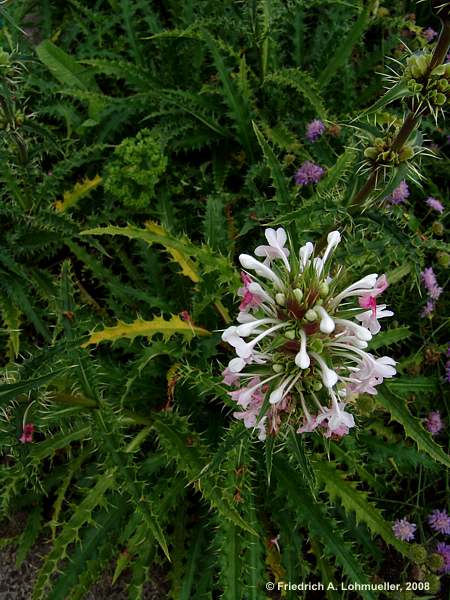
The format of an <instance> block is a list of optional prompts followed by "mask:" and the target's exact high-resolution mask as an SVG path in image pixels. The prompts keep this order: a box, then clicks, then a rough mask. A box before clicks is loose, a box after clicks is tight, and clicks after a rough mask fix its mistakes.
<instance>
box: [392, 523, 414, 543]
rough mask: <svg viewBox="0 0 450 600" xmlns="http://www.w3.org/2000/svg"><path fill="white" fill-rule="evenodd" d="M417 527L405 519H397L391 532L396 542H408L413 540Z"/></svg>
mask: <svg viewBox="0 0 450 600" xmlns="http://www.w3.org/2000/svg"><path fill="white" fill-rule="evenodd" d="M416 529H417V526H416V525H415V524H414V523H410V522H409V521H408V520H407V519H397V521H395V522H394V524H393V525H392V531H393V532H394V535H395V537H396V538H397V539H398V540H402V541H403V542H410V541H411V540H413V539H414V535H415V532H416Z"/></svg>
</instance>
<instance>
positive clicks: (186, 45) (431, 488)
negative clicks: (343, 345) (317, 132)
mask: <svg viewBox="0 0 450 600" xmlns="http://www.w3.org/2000/svg"><path fill="white" fill-rule="evenodd" d="M413 11H415V14H416V19H415V21H413V20H412V18H411V17H409V16H407V15H408V14H410V13H412V12H413ZM0 19H1V27H2V33H3V37H2V41H1V43H0V160H1V164H2V168H1V170H0V183H1V185H0V230H1V236H0V276H1V277H0V320H1V322H0V346H1V352H0V354H1V357H2V358H1V364H0V405H1V411H0V452H1V460H0V489H1V492H0V516H1V518H2V519H10V518H14V515H15V514H16V513H19V514H25V515H26V523H25V526H24V528H23V530H22V531H20V532H19V533H18V534H17V535H16V534H14V535H13V536H9V537H6V538H5V540H4V541H3V542H2V543H1V546H2V547H3V546H4V545H6V544H8V545H14V546H15V547H16V551H17V553H16V557H17V563H18V565H20V564H21V563H23V562H24V561H26V560H27V557H28V555H29V553H30V552H31V551H33V546H34V544H35V543H36V541H37V540H39V539H43V540H45V541H46V542H48V545H49V552H48V554H46V556H45V557H43V561H42V566H41V567H40V570H39V573H38V576H37V580H36V584H35V589H34V592H33V599H34V600H38V599H41V598H42V599H44V598H45V600H66V599H67V600H75V599H79V600H81V599H82V598H84V597H86V596H87V594H88V593H89V591H90V590H91V589H92V586H93V585H94V584H95V583H96V582H97V581H98V579H99V578H101V577H102V576H103V573H104V572H105V571H106V570H108V569H111V567H112V569H113V586H115V585H116V584H118V583H120V584H121V585H123V586H124V587H126V588H127V592H128V595H129V598H130V599H132V600H136V599H138V598H143V597H145V593H146V592H145V589H146V586H147V585H148V584H149V582H152V583H153V584H154V585H156V586H157V587H158V593H159V595H160V596H161V597H169V598H174V599H175V598H176V599H177V600H183V599H186V600H187V599H191V598H192V600H207V599H211V598H213V597H214V598H215V597H221V598H225V599H230V600H240V599H243V598H245V599H247V598H248V599H249V600H260V599H261V598H265V597H266V596H267V597H268V596H269V594H268V592H267V591H266V589H265V587H264V584H265V582H266V581H273V582H274V583H278V582H281V581H291V582H292V583H294V582H299V581H305V582H307V581H318V580H320V581H322V582H323V583H324V584H325V585H327V584H328V583H334V585H335V586H336V588H337V589H336V590H334V591H333V590H331V589H330V590H327V591H326V594H327V597H328V598H336V599H337V598H340V597H341V590H339V589H338V586H339V584H340V583H341V581H349V582H352V583H354V582H359V583H362V584H365V583H368V582H369V581H370V582H373V581H378V580H383V581H387V580H389V578H390V576H391V575H390V573H391V572H392V565H395V569H396V578H398V580H399V581H401V582H403V583H404V582H405V581H411V578H412V576H413V575H414V574H417V573H418V568H417V564H416V563H417V547H415V548H412V546H411V545H410V544H408V543H406V542H402V541H400V540H398V539H397V538H396V537H395V535H394V534H393V530H392V524H393V522H394V521H395V520H397V519H401V518H407V519H409V520H410V521H411V522H414V523H415V524H418V525H419V523H420V525H419V526H418V528H417V531H416V538H415V541H416V542H417V543H418V544H420V545H421V546H420V548H421V550H423V548H425V550H426V552H427V553H428V554H430V553H431V552H432V551H433V550H434V548H435V543H436V535H437V534H436V535H435V534H434V533H432V532H431V530H430V528H429V526H428V521H427V516H428V514H429V513H430V512H431V511H432V510H434V509H436V508H439V509H444V508H445V507H446V506H447V505H448V501H449V495H448V477H447V472H446V468H447V467H449V466H450V459H449V457H448V453H447V446H448V431H447V429H446V428H444V429H443V430H442V431H441V432H439V433H436V434H434V435H431V434H430V433H429V432H428V431H427V430H426V425H427V421H426V418H427V416H428V415H429V413H430V411H437V410H439V411H440V413H441V415H442V419H443V420H444V423H448V421H449V419H450V412H449V394H448V389H449V388H448V382H447V381H446V379H445V377H447V379H448V372H447V371H448V362H447V361H448V358H447V356H446V352H447V344H448V338H447V337H446V336H447V335H448V334H447V330H448V327H447V325H448V317H447V316H446V315H448V308H449V306H448V299H447V297H446V295H445V294H444V293H443V294H442V295H441V296H440V297H439V298H438V299H435V304H434V308H433V311H432V312H431V314H430V316H428V317H423V318H422V317H421V316H420V314H421V310H422V308H423V306H424V305H425V302H426V300H425V297H424V294H425V288H424V287H423V281H422V278H421V272H422V271H423V270H424V268H426V267H430V266H432V267H433V269H434V271H435V274H436V278H437V282H438V285H439V286H440V287H442V288H444V287H446V284H447V279H448V274H447V270H446V269H447V267H448V264H447V262H448V261H447V259H446V257H447V255H449V254H450V245H449V243H448V240H447V239H446V237H445V232H446V226H447V225H448V199H447V198H448V177H447V176H448V174H449V171H450V168H449V166H450V163H449V157H448V149H449V147H448V140H447V138H446V135H445V132H444V129H443V128H442V127H441V123H440V122H439V121H437V122H436V121H435V120H434V119H435V117H436V118H437V119H441V116H442V113H443V110H444V109H445V107H444V106H443V107H442V110H440V111H439V114H437V113H436V114H435V115H434V116H432V115H430V114H428V113H427V112H426V111H424V112H422V113H421V115H420V119H419V118H416V117H417V115H416V117H414V119H415V122H414V128H413V129H412V130H411V131H410V132H409V134H408V135H409V141H410V142H411V147H413V152H414V156H413V157H411V156H409V158H408V161H407V164H406V163H404V164H399V162H398V160H397V159H398V156H391V157H390V158H392V160H391V162H389V165H388V161H386V165H388V166H389V169H388V168H387V167H386V169H384V168H379V169H378V170H377V177H376V187H375V188H374V189H373V190H372V192H371V194H369V195H368V196H366V197H365V199H364V200H363V201H361V202H355V197H357V194H358V192H359V190H361V188H363V187H364V185H365V184H366V183H367V181H368V180H369V178H370V169H369V171H367V170H366V167H367V160H366V159H367V154H368V153H367V147H366V146H367V145H369V144H370V145H371V146H372V147H373V148H375V147H377V148H378V147H380V148H381V146H382V148H381V151H380V153H378V151H377V156H378V154H384V153H387V154H389V152H390V149H389V148H387V146H386V147H385V145H383V144H385V140H383V138H384V137H385V133H386V131H388V130H389V132H390V133H389V135H390V136H391V138H392V139H391V141H392V140H393V138H394V137H395V136H394V135H393V133H392V132H393V131H394V130H400V128H401V127H402V124H403V123H404V122H405V114H408V111H409V110H410V109H411V108H412V109H415V108H417V107H416V106H415V105H414V104H413V103H414V98H417V97H418V95H417V94H418V91H417V87H416V84H415V87H414V89H412V87H411V79H414V77H412V75H413V73H412V69H413V68H414V67H420V63H421V62H423V61H421V59H417V58H407V57H406V56H405V51H404V47H402V46H401V45H399V39H400V40H401V41H402V42H405V43H406V44H407V45H408V47H409V49H410V50H411V52H412V53H414V52H416V51H420V52H422V51H424V52H425V54H426V55H427V56H429V55H430V50H431V52H432V51H433V45H432V44H429V43H428V42H427V40H426V36H425V35H424V30H425V28H426V27H428V26H430V27H432V28H434V29H436V30H437V29H438V28H439V21H438V20H437V19H436V17H435V16H433V13H432V11H431V10H430V8H429V6H428V3H418V4H416V3H413V2H410V1H409V0H408V1H406V2H404V3H391V5H390V6H387V7H386V8H385V7H382V6H379V5H378V3H377V2H375V1H369V2H362V1H359V0H358V1H355V2H350V1H349V2H346V1H336V2H319V1H317V0H308V2H282V1H281V0H271V1H268V0H261V1H258V2H256V1H255V2H242V3H226V5H225V4H224V3H217V2H212V1H210V0H206V1H204V2H200V3H199V2H192V1H187V2H175V1H174V0H173V1H171V2H168V3H149V2H147V1H145V0H98V1H97V2H95V3H87V4H86V3H82V2H79V0H72V1H71V2H70V3H51V2H48V1H43V2H38V3H36V2H22V3H21V2H16V3H14V2H3V3H0ZM388 58H394V59H395V60H396V61H397V62H396V63H395V65H396V66H395V70H396V74H395V75H393V77H392V80H391V83H390V87H389V89H388V90H385V89H384V88H385V85H384V83H383V80H382V78H381V76H380V74H379V73H380V71H384V72H386V71H387V70H388V63H387V62H385V59H386V60H387V59H388ZM427 60H428V59H427ZM407 62H408V64H409V67H408V69H409V71H407V73H406V75H407V76H408V80H409V81H410V84H409V87H408V86H407V85H406V84H405V77H404V76H403V74H404V66H405V65H406V63H407ZM427 64H428V63H427ZM436 69H437V70H436ZM425 75H426V73H421V76H425ZM445 76H446V75H445V69H443V67H441V66H438V67H436V68H435V71H434V75H433V78H432V80H430V81H429V82H428V83H427V85H428V84H429V88H430V90H431V92H432V93H431V94H428V95H429V97H430V98H431V97H432V98H434V99H435V100H436V99H437V100H438V101H439V102H440V101H441V100H442V95H443V93H442V92H445V89H444V90H443V91H441V92H437V91H436V90H437V87H439V86H440V88H445V87H446V85H447V84H446V83H445ZM447 79H448V77H447ZM435 88H436V89H435ZM427 89H428V88H427ZM419 91H420V90H419ZM414 93H415V94H416V96H413V94H414ZM427 93H428V92H427ZM438 93H439V94H442V95H440V96H437V94H438ZM427 97H428V96H427ZM421 110H422V109H421ZM435 112H436V111H435ZM313 119H320V120H322V121H323V123H324V126H325V131H324V133H323V135H322V136H321V137H320V138H319V139H317V140H316V141H311V140H308V139H307V137H306V135H305V133H306V128H307V125H308V123H310V122H311V121H312V120H313ZM388 137H389V136H388ZM375 140H377V141H376V142H375ZM380 140H381V141H380ZM424 140H432V142H431V143H432V144H434V145H435V146H436V147H435V149H434V150H433V152H436V153H437V154H438V156H439V159H440V160H439V161H436V160H434V158H433V156H431V153H430V148H429V147H428V146H429V145H430V142H428V141H427V142H426V144H425V143H424ZM372 142H373V143H372ZM365 151H366V157H365V155H364V152H365ZM403 151H404V147H403ZM370 152H371V151H370V150H369V154H370ZM397 154H398V155H400V153H397ZM409 154H410V153H409ZM306 160H308V161H311V162H314V163H316V164H318V165H320V166H321V167H322V168H323V169H324V171H325V174H324V176H323V177H322V178H321V180H320V181H319V182H318V183H317V184H310V185H306V186H298V185H297V184H296V183H295V178H294V176H295V172H296V170H297V169H298V168H299V167H300V166H301V164H302V163H303V162H304V161H306ZM395 161H397V163H398V164H397V163H396V164H394V163H395ZM386 165H385V166H386ZM419 175H420V176H421V177H422V179H420V177H419ZM403 179H406V180H407V182H408V185H409V187H410V196H409V197H408V198H407V199H406V200H405V201H404V202H403V203H401V204H398V205H395V204H391V203H390V202H388V201H387V200H386V196H388V195H389V194H392V192H393V191H394V189H395V188H396V187H397V186H398V184H399V183H400V182H401V181H402V180H403ZM415 182H416V183H415ZM428 196H433V197H434V198H436V199H439V200H440V201H441V202H442V203H443V205H444V211H443V213H442V214H441V213H440V212H437V211H436V210H434V209H433V208H431V207H430V206H428V205H427V204H426V202H425V199H426V198H427V197H428ZM268 224H270V225H271V226H274V225H276V226H278V225H283V226H285V227H286V229H287V230H288V232H289V234H290V237H291V238H292V240H293V241H294V242H295V243H297V242H298V243H299V245H300V244H301V243H305V241H306V240H309V239H312V240H315V242H316V243H317V244H318V245H319V246H321V245H322V246H323V245H324V244H325V241H324V240H326V235H327V234H328V233H329V231H331V230H332V229H339V230H340V231H341V233H342V236H343V243H342V244H341V246H340V249H339V250H338V254H337V260H338V263H339V265H340V267H341V268H342V270H343V271H345V272H349V274H350V275H353V274H354V275H355V280H356V278H357V277H356V275H358V274H360V277H363V276H364V275H366V274H368V273H373V272H377V273H380V274H381V273H385V272H386V273H387V277H388V281H389V288H388V290H387V291H386V293H385V294H386V295H385V296H383V300H382V301H383V302H386V303H387V304H388V305H389V308H390V309H392V310H393V311H394V313H395V315H394V317H393V319H392V321H391V324H390V325H388V326H387V328H385V329H384V330H383V331H382V332H381V333H380V334H379V335H377V336H374V338H373V339H372V340H371V341H370V343H369V350H370V351H371V352H374V354H375V355H376V356H382V355H383V354H384V353H387V354H389V355H391V356H393V357H394V358H395V360H396V362H397V370H398V374H397V376H396V377H395V378H393V379H389V380H388V382H387V383H385V384H384V385H383V386H382V387H380V388H378V394H377V395H376V396H370V397H369V396H367V395H360V396H359V397H358V398H355V399H354V400H351V402H350V403H349V410H350V411H351V412H352V413H353V414H354V416H355V421H356V423H357V427H356V428H355V429H352V430H351V432H350V434H349V435H347V436H345V437H342V438H341V439H331V440H326V439H324V438H323V436H321V435H320V434H318V433H317V432H315V433H311V434H307V435H305V436H300V435H298V434H297V433H296V432H295V428H293V427H289V428H287V429H286V430H285V431H280V432H279V435H278V436H277V437H275V436H272V435H268V437H267V439H266V440H265V442H259V441H258V440H257V439H256V436H255V435H254V433H253V431H252V430H251V429H250V430H249V429H246V428H245V427H244V425H243V424H242V422H240V421H238V420H237V419H235V418H234V417H233V412H234V411H235V410H236V403H235V401H234V400H233V398H232V397H230V395H229V388H227V387H226V386H225V385H224V383H223V381H222V377H221V372H222V371H223V368H224V365H226V364H227V363H228V361H229V359H230V353H229V350H228V348H227V346H226V344H224V343H223V342H222V340H221V331H222V330H223V329H224V327H225V326H226V325H227V324H228V323H230V322H231V318H230V315H235V314H236V313H237V310H238V308H237V307H238V305H239V303H240V302H241V301H242V297H241V294H242V291H241V292H240V293H239V294H237V290H238V289H239V287H240V286H242V283H241V280H240V277H239V270H238V256H239V254H241V253H248V252H249V249H250V248H252V247H254V246H255V245H258V244H261V243H262V239H263V236H262V226H266V225H268ZM447 229H448V228H447ZM385 299H386V300H385ZM380 302H381V300H380ZM383 325H384V323H383ZM104 341H107V342H111V343H109V344H106V343H101V342H104ZM26 424H33V426H34V430H33V434H32V438H33V441H32V442H22V441H21V437H22V434H23V428H24V426H25V425H26ZM433 536H434V537H433ZM437 537H438V538H439V540H440V539H441V538H440V537H439V536H437ZM413 550H415V551H416V553H414V551H413ZM420 569H421V571H420V575H421V576H423V577H425V578H427V577H428V578H431V577H432V575H431V574H430V573H431V571H430V570H429V569H428V566H426V565H425V566H424V565H421V566H420ZM155 573H156V574H157V575H155ZM433 577H434V575H433ZM396 580H397V579H396ZM283 594H285V596H284V595H283V597H286V598H288V599H290V598H295V597H297V592H295V591H293V590H291V591H286V592H283ZM361 597H363V598H364V599H368V600H372V599H374V598H378V597H380V598H381V595H379V594H378V592H376V591H371V590H364V591H363V592H362V593H361Z"/></svg>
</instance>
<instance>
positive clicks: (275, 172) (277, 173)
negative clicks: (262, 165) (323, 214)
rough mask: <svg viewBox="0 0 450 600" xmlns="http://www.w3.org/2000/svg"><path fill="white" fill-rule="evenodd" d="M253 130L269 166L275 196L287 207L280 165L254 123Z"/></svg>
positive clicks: (287, 202)
mask: <svg viewBox="0 0 450 600" xmlns="http://www.w3.org/2000/svg"><path fill="white" fill-rule="evenodd" d="M253 129H254V131H255V134H256V137H257V139H258V142H259V145H260V146H261V149H262V151H263V153H264V157H265V159H266V160H267V164H268V165H269V168H270V172H271V175H272V179H273V182H274V186H275V190H276V192H277V196H278V198H279V200H280V201H281V202H282V203H283V204H284V206H288V205H289V199H290V195H289V190H288V187H287V184H286V177H285V176H284V173H283V171H282V169H281V165H280V163H279V162H278V159H277V158H276V156H275V154H274V153H273V150H272V148H271V147H270V146H269V144H268V143H267V142H266V140H265V138H264V136H263V134H262V133H261V131H260V129H259V128H258V126H257V125H256V123H255V122H254V123H253Z"/></svg>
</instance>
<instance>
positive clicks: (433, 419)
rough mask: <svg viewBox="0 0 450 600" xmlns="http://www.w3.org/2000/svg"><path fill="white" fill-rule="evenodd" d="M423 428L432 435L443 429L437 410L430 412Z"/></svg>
mask: <svg viewBox="0 0 450 600" xmlns="http://www.w3.org/2000/svg"><path fill="white" fill-rule="evenodd" d="M425 427H426V428H427V429H428V431H429V432H430V433H431V434H432V435H437V434H438V433H440V432H441V431H442V430H443V429H444V423H443V421H442V418H441V413H440V412H439V411H438V410H434V411H431V412H430V413H429V414H428V416H427V418H426V419H425Z"/></svg>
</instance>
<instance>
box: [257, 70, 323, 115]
mask: <svg viewBox="0 0 450 600" xmlns="http://www.w3.org/2000/svg"><path fill="white" fill-rule="evenodd" d="M266 82H274V83H276V84H278V85H285V86H288V87H291V88H293V89H294V90H295V91H296V92H298V93H299V94H301V95H302V96H303V97H304V98H306V100H308V102H309V103H310V104H311V106H312V107H313V109H314V111H315V113H316V114H317V116H318V117H320V118H321V119H326V118H327V109H326V108H325V103H324V101H323V99H322V97H321V95H320V91H319V88H318V86H317V84H316V82H315V81H314V79H313V78H312V77H311V75H309V73H306V72H305V71H302V70H301V69H283V70H280V71H277V72H276V73H271V74H269V75H268V76H267V77H266V78H265V80H264V83H266Z"/></svg>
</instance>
